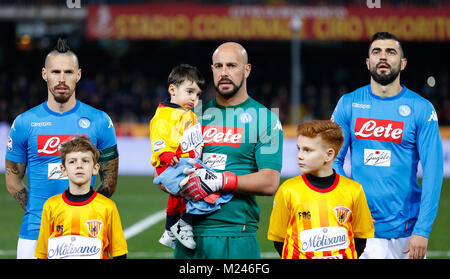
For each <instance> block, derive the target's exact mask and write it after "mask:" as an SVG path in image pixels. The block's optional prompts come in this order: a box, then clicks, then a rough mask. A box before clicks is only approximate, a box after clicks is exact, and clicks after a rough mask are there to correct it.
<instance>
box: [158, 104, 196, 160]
mask: <svg viewBox="0 0 450 279" xmlns="http://www.w3.org/2000/svg"><path fill="white" fill-rule="evenodd" d="M150 142H151V145H152V152H153V154H152V158H151V162H152V165H153V166H154V167H155V168H157V167H160V166H162V164H161V161H160V159H159V156H160V155H161V154H162V153H164V152H173V153H175V154H176V155H177V156H178V157H191V158H194V157H195V158H200V155H201V149H202V147H203V136H202V128H201V125H200V123H198V120H197V116H196V115H195V113H194V112H192V111H191V110H186V109H184V108H182V107H181V106H179V105H177V104H173V103H170V102H168V101H165V102H162V103H160V104H159V106H158V108H157V109H156V112H155V115H154V116H153V118H152V120H151V121H150Z"/></svg>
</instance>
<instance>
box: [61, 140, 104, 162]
mask: <svg viewBox="0 0 450 279" xmlns="http://www.w3.org/2000/svg"><path fill="white" fill-rule="evenodd" d="M78 151H81V152H89V151H91V152H92V155H93V157H92V159H93V160H94V164H96V163H97V162H98V158H99V157H100V151H98V149H97V148H96V147H95V146H94V145H93V144H92V142H91V140H90V139H89V138H88V137H86V136H74V137H73V138H71V139H70V140H68V141H65V142H63V143H61V146H60V154H61V161H62V165H63V166H66V157H67V154H69V153H71V152H78Z"/></svg>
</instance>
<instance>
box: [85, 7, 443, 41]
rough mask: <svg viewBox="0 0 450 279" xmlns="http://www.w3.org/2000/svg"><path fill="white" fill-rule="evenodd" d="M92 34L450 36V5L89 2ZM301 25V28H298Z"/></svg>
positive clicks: (425, 38)
mask: <svg viewBox="0 0 450 279" xmlns="http://www.w3.org/2000/svg"><path fill="white" fill-rule="evenodd" d="M86 25H87V30H86V32H87V37H88V38H89V39H128V40H133V39H139V40H141V39H149V40H162V39H183V40H224V39H235V40H290V39H292V38H293V37H294V36H298V34H299V36H300V38H301V39H302V40H311V41H312V40H323V41H336V40H338V41H366V40H369V39H370V37H371V36H372V35H373V34H374V33H375V32H379V31H388V32H391V33H393V34H395V35H397V36H398V37H399V38H400V39H401V40H404V41H450V8H449V7H441V8H424V7H420V8H419V7H401V8H397V7H385V6H382V7H381V8H372V9H370V8H367V7H365V6H349V7H346V6H329V7H316V6H230V5H201V6H200V5H178V4H170V5H169V4H166V5H156V4H148V5H147V4H146V5H131V6H120V5H110V6H97V5H95V6H90V7H89V8H88V16H87V24H86ZM298 30H299V31H298Z"/></svg>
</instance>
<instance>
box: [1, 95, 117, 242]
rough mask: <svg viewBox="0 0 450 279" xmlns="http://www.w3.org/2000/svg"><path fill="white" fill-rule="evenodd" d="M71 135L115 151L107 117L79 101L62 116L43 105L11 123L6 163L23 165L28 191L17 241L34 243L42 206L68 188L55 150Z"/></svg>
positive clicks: (113, 134)
mask: <svg viewBox="0 0 450 279" xmlns="http://www.w3.org/2000/svg"><path fill="white" fill-rule="evenodd" d="M74 135H85V136H88V137H89V138H90V139H91V141H92V143H93V144H94V145H95V146H96V147H97V148H98V149H99V150H105V149H107V148H112V149H117V141H116V134H115V130H114V126H113V123H112V121H111V119H110V118H109V116H108V115H107V114H106V113H104V112H103V111H100V110H98V109H95V108H93V107H91V106H89V105H86V104H84V103H82V102H80V101H77V103H76V105H75V107H74V108H73V109H71V110H70V111H67V112H64V113H62V114H60V113H57V112H54V111H51V110H50V109H49V108H48V106H47V102H44V103H42V104H40V105H38V106H36V107H34V108H32V109H30V110H28V111H26V112H24V113H22V114H20V115H19V116H17V118H16V119H15V120H14V123H13V125H12V126H11V130H10V133H9V139H8V146H7V150H6V159H8V160H10V161H13V162H17V163H26V164H27V177H28V188H29V195H28V203H27V208H26V212H25V216H24V219H23V223H22V227H21V229H20V236H19V237H20V238H24V239H33V240H37V239H38V236H39V227H40V224H41V215H42V207H43V205H44V202H45V201H46V200H47V199H48V198H49V197H51V196H54V195H56V194H61V193H62V192H64V190H65V189H67V188H68V187H69V182H68V180H67V177H64V176H63V175H62V173H61V168H60V165H61V157H60V153H59V150H58V147H59V145H60V144H61V142H64V141H66V140H68V139H70V138H71V137H72V136H74ZM93 183H94V178H93V180H92V185H93Z"/></svg>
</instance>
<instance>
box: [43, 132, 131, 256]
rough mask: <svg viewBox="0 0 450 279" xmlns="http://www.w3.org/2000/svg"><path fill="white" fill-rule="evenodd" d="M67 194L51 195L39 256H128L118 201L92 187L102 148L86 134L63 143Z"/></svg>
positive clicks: (46, 206)
mask: <svg viewBox="0 0 450 279" xmlns="http://www.w3.org/2000/svg"><path fill="white" fill-rule="evenodd" d="M60 152H61V159H62V165H61V170H62V173H63V174H64V175H65V176H67V177H68V179H69V188H68V189H67V190H66V191H64V193H62V194H59V195H56V196H53V197H51V198H49V199H48V200H47V201H46V202H45V204H44V209H43V211H42V220H41V228H40V232H39V238H38V242H37V246H36V251H35V257H37V258H39V259H47V258H48V259H108V258H109V257H110V256H111V257H113V258H126V255H127V253H128V250H127V243H126V240H125V236H124V234H123V231H122V225H121V222H120V217H119V213H118V211H117V207H116V205H115V203H114V202H113V201H112V200H110V199H108V198H106V197H105V196H103V195H102V194H99V193H97V192H96V191H94V189H93V188H92V187H91V181H92V176H93V175H96V174H97V173H98V170H99V168H100V165H99V164H98V163H97V161H98V158H99V155H100V153H99V151H98V150H97V149H96V148H95V147H94V146H93V145H92V143H91V141H90V140H89V139H88V138H87V137H84V136H75V137H74V138H72V139H71V140H69V141H67V142H64V143H62V144H61V150H60Z"/></svg>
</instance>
